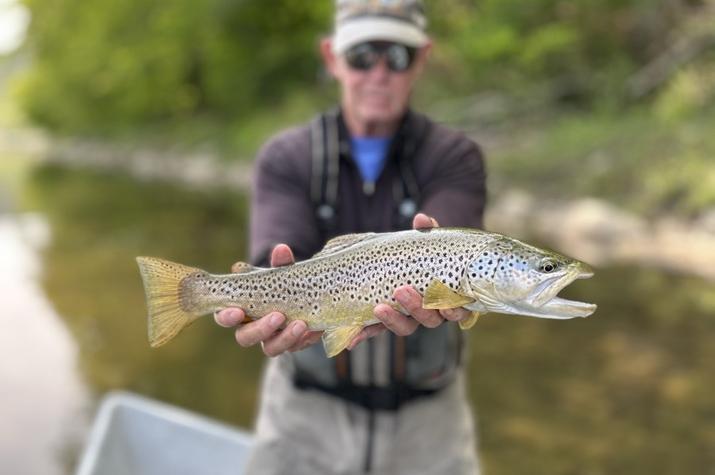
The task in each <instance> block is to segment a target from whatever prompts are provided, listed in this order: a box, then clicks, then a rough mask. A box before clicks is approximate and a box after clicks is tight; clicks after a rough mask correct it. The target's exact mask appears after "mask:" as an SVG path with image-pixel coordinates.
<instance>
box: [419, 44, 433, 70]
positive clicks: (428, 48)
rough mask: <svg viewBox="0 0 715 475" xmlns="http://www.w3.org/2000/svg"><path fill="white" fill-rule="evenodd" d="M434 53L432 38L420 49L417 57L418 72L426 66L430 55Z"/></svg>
mask: <svg viewBox="0 0 715 475" xmlns="http://www.w3.org/2000/svg"><path fill="white" fill-rule="evenodd" d="M431 53H432V40H430V41H428V42H427V44H426V45H424V46H423V47H422V48H420V51H419V53H418V55H419V56H418V58H417V65H416V66H417V67H416V70H417V73H418V74H420V73H421V72H422V70H423V69H424V67H425V64H427V59H428V58H429V57H430V54H431Z"/></svg>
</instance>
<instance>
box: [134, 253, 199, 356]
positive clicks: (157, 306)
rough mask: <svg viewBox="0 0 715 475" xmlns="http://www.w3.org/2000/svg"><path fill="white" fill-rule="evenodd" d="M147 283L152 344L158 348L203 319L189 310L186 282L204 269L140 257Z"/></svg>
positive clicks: (141, 271) (150, 342)
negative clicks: (185, 301)
mask: <svg viewBox="0 0 715 475" xmlns="http://www.w3.org/2000/svg"><path fill="white" fill-rule="evenodd" d="M137 264H139V272H140V273H141V276H142V281H143V282H144V293H145V294H146V303H147V310H148V313H149V344H150V345H151V346H152V347H153V348H156V347H158V346H161V345H163V344H164V343H167V342H169V341H170V340H172V339H173V338H174V337H175V336H176V335H177V334H178V333H179V332H180V331H181V330H183V329H184V328H186V327H187V326H189V325H190V324H191V323H193V322H194V320H196V319H197V318H198V317H199V316H201V315H202V314H203V312H202V313H200V314H197V313H196V312H191V311H187V310H186V309H185V306H183V305H182V301H183V300H184V298H185V297H187V295H185V294H186V293H187V292H186V290H185V289H184V286H183V285H182V284H183V281H184V279H186V278H187V277H189V276H190V275H191V274H194V273H196V272H200V273H203V271H201V270H200V269H196V268H193V267H187V266H184V265H181V264H176V263H174V262H169V261H165V260H163V259H157V258H155V257H137Z"/></svg>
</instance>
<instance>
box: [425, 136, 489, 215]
mask: <svg viewBox="0 0 715 475" xmlns="http://www.w3.org/2000/svg"><path fill="white" fill-rule="evenodd" d="M485 203H486V172H485V167H484V160H483V158H482V152H481V150H480V149H479V147H478V146H477V144H476V143H474V142H473V141H471V140H469V139H467V138H464V139H463V141H462V142H461V143H460V144H459V145H458V146H457V147H455V148H454V150H453V153H449V154H445V155H444V156H443V157H441V158H440V159H439V160H438V162H437V165H436V166H435V169H434V170H433V171H432V175H431V178H430V180H429V182H428V183H427V185H426V186H425V187H424V190H423V196H422V210H421V211H422V212H423V213H426V214H427V215H429V216H432V217H433V218H435V219H436V220H437V221H438V222H439V224H440V226H460V227H462V226H464V227H472V228H481V227H482V226H483V224H484V206H485Z"/></svg>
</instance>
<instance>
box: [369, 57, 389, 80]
mask: <svg viewBox="0 0 715 475" xmlns="http://www.w3.org/2000/svg"><path fill="white" fill-rule="evenodd" d="M370 77H371V78H372V79H374V80H376V81H386V80H387V78H388V77H390V68H389V67H388V66H387V59H386V58H385V57H384V56H381V57H380V59H379V60H378V61H377V63H376V64H375V65H374V66H373V67H372V68H370Z"/></svg>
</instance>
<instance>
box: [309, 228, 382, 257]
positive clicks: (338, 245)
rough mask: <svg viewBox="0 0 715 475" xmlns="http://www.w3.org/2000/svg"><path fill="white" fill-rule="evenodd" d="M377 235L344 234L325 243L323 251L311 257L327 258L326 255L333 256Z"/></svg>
mask: <svg viewBox="0 0 715 475" xmlns="http://www.w3.org/2000/svg"><path fill="white" fill-rule="evenodd" d="M376 235H377V233H354V234H344V235H342V236H337V237H334V238H333V239H331V240H330V241H328V242H326V243H325V246H324V247H323V249H321V250H320V252H318V253H317V254H315V255H314V256H313V257H322V256H327V255H328V254H333V253H335V252H338V251H342V250H343V249H347V248H349V247H350V246H353V245H355V244H357V243H359V242H362V241H365V240H366V239H371V238H373V237H375V236H376Z"/></svg>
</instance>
